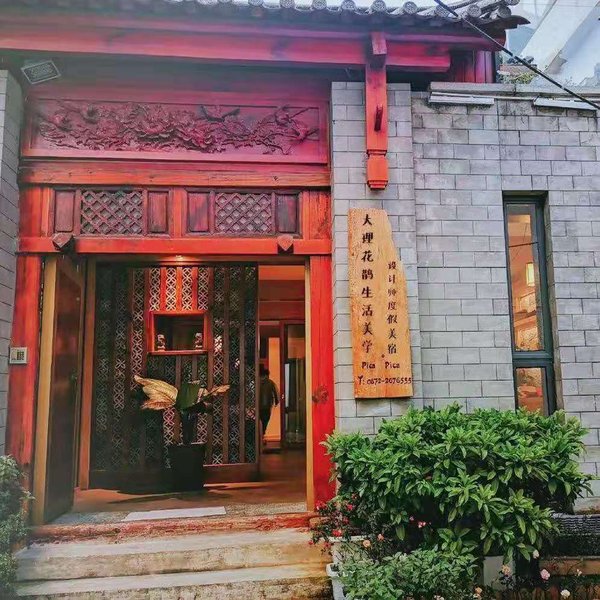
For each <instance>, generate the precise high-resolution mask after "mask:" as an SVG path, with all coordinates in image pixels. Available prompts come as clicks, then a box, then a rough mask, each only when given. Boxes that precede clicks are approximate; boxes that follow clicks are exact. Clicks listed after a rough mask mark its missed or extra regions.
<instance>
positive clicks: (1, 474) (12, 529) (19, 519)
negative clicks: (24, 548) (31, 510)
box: [0, 456, 28, 598]
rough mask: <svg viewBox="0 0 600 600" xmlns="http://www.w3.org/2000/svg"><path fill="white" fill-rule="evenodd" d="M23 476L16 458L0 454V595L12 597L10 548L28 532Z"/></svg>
mask: <svg viewBox="0 0 600 600" xmlns="http://www.w3.org/2000/svg"><path fill="white" fill-rule="evenodd" d="M21 480H22V474H21V471H20V469H19V467H18V466H17V463H16V462H15V461H14V459H13V458H12V457H10V456H0V598H9V597H11V596H12V595H13V593H14V587H13V584H14V581H15V574H16V563H15V561H14V559H13V557H12V555H11V551H12V549H13V547H14V545H15V544H17V543H18V542H20V541H22V540H23V539H24V538H25V535H26V533H27V530H26V527H25V520H24V515H23V506H24V501H25V500H26V499H27V498H28V494H27V492H26V491H25V490H24V489H23V487H22V486H21Z"/></svg>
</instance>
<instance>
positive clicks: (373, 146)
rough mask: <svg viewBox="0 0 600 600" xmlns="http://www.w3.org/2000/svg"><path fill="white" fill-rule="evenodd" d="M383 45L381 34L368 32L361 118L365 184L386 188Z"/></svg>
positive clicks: (371, 186) (385, 88) (385, 79)
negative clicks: (365, 161) (364, 137)
mask: <svg viewBox="0 0 600 600" xmlns="http://www.w3.org/2000/svg"><path fill="white" fill-rule="evenodd" d="M386 56H387V45H386V41H385V34H383V33H382V32H374V33H372V34H371V44H370V52H369V56H368V57H367V61H366V65H365V110H366V114H365V119H366V138H367V139H366V148H367V183H368V185H369V187H370V188H371V189H374V190H383V189H385V188H386V187H387V184H388V180H389V176H388V164H387V158H386V155H387V149H388V125H387V78H386V65H385V61H386Z"/></svg>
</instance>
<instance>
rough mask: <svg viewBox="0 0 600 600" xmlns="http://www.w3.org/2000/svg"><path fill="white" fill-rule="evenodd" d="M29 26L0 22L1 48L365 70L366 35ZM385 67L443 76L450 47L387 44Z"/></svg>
mask: <svg viewBox="0 0 600 600" xmlns="http://www.w3.org/2000/svg"><path fill="white" fill-rule="evenodd" d="M72 23H73V21H71V19H69V20H68V22H67V23H65V21H64V20H63V21H62V22H60V23H56V24H52V25H51V24H49V23H47V22H43V23H42V22H39V23H36V22H34V21H32V19H29V20H27V21H23V22H19V21H14V20H13V22H10V21H7V20H3V21H2V22H1V23H0V49H2V50H17V51H19V50H20V51H39V52H51V53H67V54H93V55H128V56H144V57H154V58H160V57H163V58H179V59H193V60H196V61H203V62H230V63H237V64H282V65H298V66H305V65H313V66H321V67H330V66H336V65H343V66H362V65H364V61H365V55H364V48H365V43H366V37H367V36H366V35H365V36H363V37H359V38H357V37H356V36H355V35H349V36H347V37H338V36H333V37H332V38H331V39H323V38H322V37H321V36H320V35H310V33H308V34H307V35H306V36H303V37H296V36H292V35H289V32H287V31H286V32H285V33H280V34H278V35H266V34H265V32H264V31H263V32H261V33H260V34H253V33H245V32H240V33H236V34H230V35H226V34H223V33H214V32H198V31H167V30H162V29H153V30H143V29H136V28H132V27H122V28H112V29H108V28H106V27H104V26H97V25H96V24H94V23H92V24H88V25H83V24H82V25H81V26H78V27H76V26H74V25H73V24H72ZM387 46H388V47H387V53H388V55H387V64H388V66H390V67H394V68H397V69H402V70H420V71H422V70H427V71H437V72H444V71H446V70H448V68H449V67H450V45H449V44H440V43H439V42H438V41H437V40H436V38H435V37H433V36H431V37H429V38H427V40H425V39H424V40H423V41H416V40H415V41H406V42H405V41H399V40H388V43H387Z"/></svg>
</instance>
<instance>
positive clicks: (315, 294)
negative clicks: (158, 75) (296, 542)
mask: <svg viewBox="0 0 600 600" xmlns="http://www.w3.org/2000/svg"><path fill="white" fill-rule="evenodd" d="M308 283H309V286H310V360H311V378H310V385H311V388H310V389H311V394H312V402H311V412H312V418H311V421H310V422H311V425H312V431H311V432H310V433H311V436H312V444H311V449H310V450H311V451H312V487H313V494H312V496H313V498H314V501H326V500H329V499H330V498H332V497H333V495H334V493H335V484H334V483H333V482H330V481H329V477H330V474H331V461H330V459H329V457H328V456H327V454H326V453H325V448H323V445H322V442H324V441H325V438H326V437H327V436H328V435H329V434H330V433H332V432H333V430H334V429H335V397H334V379H333V306H332V302H333V298H332V289H331V288H332V282H331V257H329V256H313V257H311V259H310V275H309V282H308ZM309 456H310V452H309ZM308 475H309V476H310V463H309V470H308ZM309 487H310V486H309ZM310 504H311V503H310V494H309V505H310ZM309 508H310V506H309Z"/></svg>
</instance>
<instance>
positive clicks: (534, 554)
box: [531, 550, 540, 558]
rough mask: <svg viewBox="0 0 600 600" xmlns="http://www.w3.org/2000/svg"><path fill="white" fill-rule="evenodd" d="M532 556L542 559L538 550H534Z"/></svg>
mask: <svg viewBox="0 0 600 600" xmlns="http://www.w3.org/2000/svg"><path fill="white" fill-rule="evenodd" d="M531 556H533V558H539V557H540V553H539V552H538V551H537V550H534V551H533V552H532V553H531Z"/></svg>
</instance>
